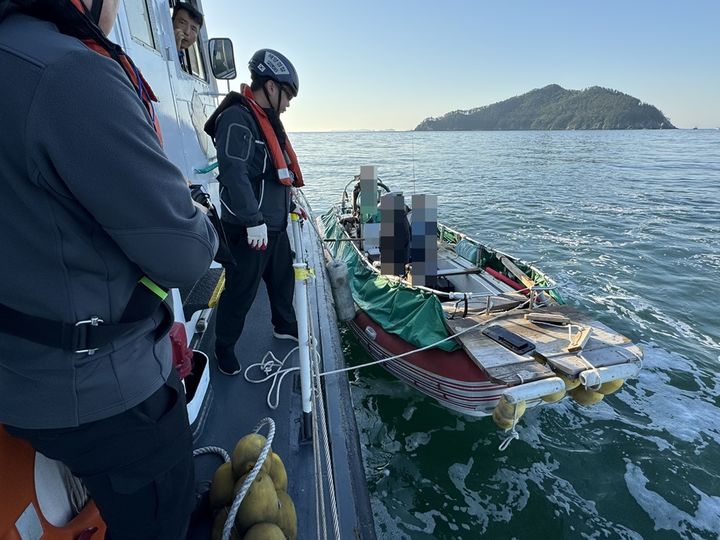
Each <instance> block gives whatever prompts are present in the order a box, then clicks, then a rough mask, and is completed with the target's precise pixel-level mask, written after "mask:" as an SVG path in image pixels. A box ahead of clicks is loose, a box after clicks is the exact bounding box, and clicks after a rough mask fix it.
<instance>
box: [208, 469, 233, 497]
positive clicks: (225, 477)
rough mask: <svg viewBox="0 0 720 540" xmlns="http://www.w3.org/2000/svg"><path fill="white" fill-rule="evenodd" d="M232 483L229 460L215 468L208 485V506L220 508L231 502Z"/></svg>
mask: <svg viewBox="0 0 720 540" xmlns="http://www.w3.org/2000/svg"><path fill="white" fill-rule="evenodd" d="M234 485H235V479H234V478H233V472H232V464H231V463H230V462H228V463H223V464H222V465H220V466H219V467H218V468H217V470H216V471H215V475H214V476H213V480H212V485H211V486H210V506H212V507H213V508H222V507H223V506H227V505H229V504H232V501H233V487H234Z"/></svg>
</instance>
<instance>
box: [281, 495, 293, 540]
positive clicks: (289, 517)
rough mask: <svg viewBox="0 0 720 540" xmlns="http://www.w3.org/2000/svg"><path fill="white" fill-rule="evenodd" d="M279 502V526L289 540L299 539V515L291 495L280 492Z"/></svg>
mask: <svg viewBox="0 0 720 540" xmlns="http://www.w3.org/2000/svg"><path fill="white" fill-rule="evenodd" d="M277 495H278V501H279V502H280V509H279V510H278V515H277V524H278V526H279V527H280V528H281V529H282V532H283V533H285V536H286V537H287V538H288V540H295V539H296V538H297V514H296V513H295V504H293V502H292V499H291V498H290V495H288V494H287V493H285V492H284V491H278V494H277Z"/></svg>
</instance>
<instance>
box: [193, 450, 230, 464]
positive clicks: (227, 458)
mask: <svg viewBox="0 0 720 540" xmlns="http://www.w3.org/2000/svg"><path fill="white" fill-rule="evenodd" d="M203 454H219V455H220V457H222V458H223V461H224V462H225V463H228V462H229V461H230V454H228V453H227V452H226V451H225V449H224V448H220V447H219V446H203V447H202V448H198V449H196V450H193V454H192V455H193V457H197V456H202V455H203Z"/></svg>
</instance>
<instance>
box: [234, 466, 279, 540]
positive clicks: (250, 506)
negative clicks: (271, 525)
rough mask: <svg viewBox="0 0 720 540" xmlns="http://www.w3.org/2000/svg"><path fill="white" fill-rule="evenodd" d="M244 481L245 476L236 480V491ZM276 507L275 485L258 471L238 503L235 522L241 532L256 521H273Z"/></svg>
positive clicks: (276, 510)
mask: <svg viewBox="0 0 720 540" xmlns="http://www.w3.org/2000/svg"><path fill="white" fill-rule="evenodd" d="M244 481H245V477H242V478H240V479H239V480H238V481H237V484H236V485H235V489H236V492H238V491H239V490H240V488H241V486H242V484H243V482H244ZM278 508H279V506H278V496H277V492H276V491H275V486H274V485H273V483H272V480H271V479H270V476H268V475H267V474H263V473H262V472H260V473H258V475H257V477H256V478H255V481H254V482H253V483H252V484H250V488H249V489H248V491H247V493H246V494H245V498H244V499H243V501H242V503H240V508H239V509H238V513H237V516H235V524H236V525H237V528H238V529H239V530H240V531H241V532H243V531H246V530H247V529H249V528H250V527H252V526H253V525H255V524H256V523H263V522H266V521H267V522H275V520H276V519H277V513H278Z"/></svg>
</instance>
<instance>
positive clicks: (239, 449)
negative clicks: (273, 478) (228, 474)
mask: <svg viewBox="0 0 720 540" xmlns="http://www.w3.org/2000/svg"><path fill="white" fill-rule="evenodd" d="M266 441H267V439H265V437H264V436H262V435H260V434H259V433H250V434H249V435H245V436H244V437H243V438H242V439H240V440H239V441H238V442H237V444H236V445H235V450H233V455H232V470H233V475H234V476H235V478H240V477H241V476H242V475H243V474H245V473H246V472H248V471H249V470H251V469H252V468H253V467H254V466H255V462H256V461H257V459H258V458H259V457H260V453H261V452H262V449H263V446H265V442H266ZM269 457H270V454H268V459H266V460H265V461H264V462H263V464H262V469H261V471H262V472H264V473H265V474H270V467H271V466H272V462H271V461H270V459H269Z"/></svg>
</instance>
